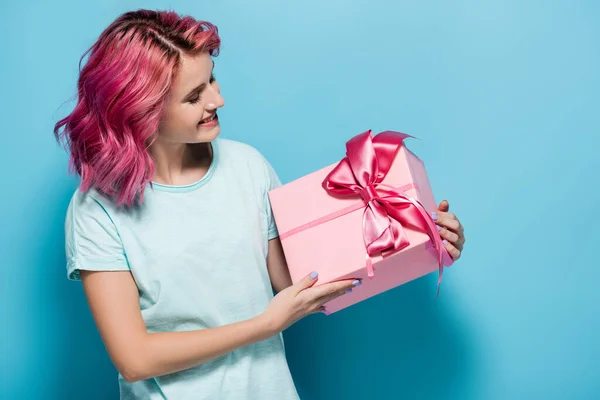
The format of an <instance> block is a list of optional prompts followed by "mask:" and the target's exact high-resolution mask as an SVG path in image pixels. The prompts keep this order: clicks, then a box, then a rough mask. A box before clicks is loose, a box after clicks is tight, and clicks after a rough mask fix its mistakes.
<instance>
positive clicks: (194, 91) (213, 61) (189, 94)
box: [183, 60, 215, 101]
mask: <svg viewBox="0 0 600 400" xmlns="http://www.w3.org/2000/svg"><path fill="white" fill-rule="evenodd" d="M211 61H212V63H213V66H212V70H211V71H210V74H211V75H212V73H213V71H214V70H215V60H211ZM205 87H206V83H201V84H200V85H198V86H196V87H195V88H193V89H192V90H190V92H189V93H188V94H187V96H185V97H184V98H183V101H186V100H187V99H189V98H190V97H191V96H192V95H193V94H194V93H197V92H201V91H203V90H204V88H205Z"/></svg>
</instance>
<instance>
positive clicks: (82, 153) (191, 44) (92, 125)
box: [54, 10, 220, 206]
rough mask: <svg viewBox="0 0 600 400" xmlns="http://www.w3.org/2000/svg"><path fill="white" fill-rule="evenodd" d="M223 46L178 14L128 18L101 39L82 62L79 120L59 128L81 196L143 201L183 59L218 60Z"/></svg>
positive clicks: (204, 27) (71, 118) (214, 34)
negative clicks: (93, 193)
mask: <svg viewBox="0 0 600 400" xmlns="http://www.w3.org/2000/svg"><path fill="white" fill-rule="evenodd" d="M219 46H220V38H219V35H218V30H217V27H216V26H214V25H213V24H211V23H209V22H205V21H197V20H195V19H194V18H192V17H189V16H183V17H182V16H180V15H178V14H176V13H175V12H173V11H150V10H138V11H131V12H127V13H125V14H123V15H121V16H119V17H118V18H117V19H116V20H115V21H114V22H113V23H112V24H111V25H110V26H109V27H108V28H106V30H104V32H102V34H101V35H100V37H99V38H98V40H97V41H96V43H94V44H93V45H92V47H91V48H90V49H88V50H87V51H86V52H85V53H84V54H83V56H82V57H81V59H80V61H79V69H80V74H79V80H78V84H77V88H78V101H77V104H76V106H75V108H74V109H73V112H72V113H71V114H69V115H68V116H67V117H66V118H64V119H62V120H60V121H58V122H57V123H56V125H55V127H54V135H55V137H56V139H57V141H59V142H60V141H61V139H63V140H64V142H65V144H66V146H68V147H69V150H70V158H69V172H70V173H74V172H75V171H76V172H77V174H78V175H79V176H81V183H80V188H81V190H82V191H84V192H85V191H87V190H88V189H89V188H90V187H91V186H93V187H95V188H96V189H97V190H98V191H100V192H101V193H103V194H105V195H107V196H109V197H110V198H112V199H116V204H117V206H119V205H122V204H126V205H133V204H134V203H135V201H136V199H137V200H138V201H139V203H141V202H142V201H143V199H144V189H145V186H146V185H147V184H148V183H150V185H152V182H151V180H152V177H153V176H154V173H155V166H154V161H153V160H152V158H151V157H150V154H149V153H148V151H147V149H148V147H149V146H150V145H151V144H152V143H153V142H154V140H155V138H156V132H157V131H158V124H159V121H160V119H161V116H162V113H163V106H164V105H165V103H166V101H167V100H168V96H169V93H170V89H171V84H172V82H173V77H174V76H175V74H176V72H177V67H178V65H179V64H180V60H181V57H182V55H183V54H186V55H191V56H193V55H196V54H198V53H200V52H203V51H208V52H209V53H210V55H211V56H217V55H218V54H219ZM90 52H91V53H90ZM88 53H90V56H89V59H88V61H87V63H86V65H85V66H84V68H83V69H81V61H82V60H83V58H84V57H85V56H86V54H88ZM63 127H64V129H63V131H62V132H60V128H63Z"/></svg>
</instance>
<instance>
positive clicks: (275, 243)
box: [267, 237, 292, 293]
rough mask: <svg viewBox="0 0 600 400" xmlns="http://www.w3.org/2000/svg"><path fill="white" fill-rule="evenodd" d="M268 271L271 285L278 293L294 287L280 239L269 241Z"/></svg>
mask: <svg viewBox="0 0 600 400" xmlns="http://www.w3.org/2000/svg"><path fill="white" fill-rule="evenodd" d="M267 269H268V270H269V277H270V278H271V285H272V286H273V289H274V290H275V292H276V293H279V292H281V291H282V290H283V289H285V288H287V287H288V286H291V285H292V278H291V277H290V271H289V270H288V266H287V263H286V261H285V255H284V253H283V248H282V247H281V241H280V240H279V237H275V238H274V239H271V240H269V251H268V254H267Z"/></svg>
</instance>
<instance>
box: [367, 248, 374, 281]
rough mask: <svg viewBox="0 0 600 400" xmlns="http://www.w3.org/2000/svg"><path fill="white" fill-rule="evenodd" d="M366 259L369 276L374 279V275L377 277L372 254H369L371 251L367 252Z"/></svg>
mask: <svg viewBox="0 0 600 400" xmlns="http://www.w3.org/2000/svg"><path fill="white" fill-rule="evenodd" d="M366 259H367V260H366V267H367V276H368V277H369V279H373V277H375V271H374V270H373V261H372V260H371V256H369V253H367V255H366Z"/></svg>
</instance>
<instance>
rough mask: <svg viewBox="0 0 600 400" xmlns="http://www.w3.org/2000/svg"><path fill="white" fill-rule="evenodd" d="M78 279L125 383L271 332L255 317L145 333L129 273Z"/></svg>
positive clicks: (93, 273) (198, 360)
mask: <svg viewBox="0 0 600 400" xmlns="http://www.w3.org/2000/svg"><path fill="white" fill-rule="evenodd" d="M81 278H82V281H83V287H84V290H85V294H86V297H87V300H88V303H89V306H90V309H91V312H92V315H93V317H94V320H95V322H96V325H97V326H98V330H99V332H100V336H101V337H102V340H103V341H104V344H105V346H106V349H107V351H108V353H109V356H110V358H111V360H112V362H113V363H114V365H115V367H116V368H117V370H118V371H119V372H120V373H121V375H122V376H123V377H124V378H125V379H126V380H127V381H128V382H135V381H138V380H143V379H148V378H151V377H154V376H160V375H165V374H168V373H173V372H177V371H181V370H184V369H188V368H192V367H194V366H197V365H199V364H202V363H205V362H208V361H210V360H213V359H215V358H218V357H220V356H222V355H224V354H227V353H229V352H231V351H233V350H235V349H237V348H240V347H243V346H246V345H249V344H252V343H255V342H259V341H262V340H266V339H268V338H269V337H271V336H273V335H275V334H276V333H277V332H271V331H269V329H268V327H267V324H266V323H265V322H264V321H263V320H262V319H261V318H260V317H256V318H253V319H250V320H246V321H241V322H237V323H233V324H229V325H225V326H221V327H217V328H209V329H203V330H196V331H187V332H164V333H163V332H160V333H148V332H147V330H146V326H145V324H144V321H143V319H142V314H141V312H140V304H139V297H138V291H137V286H136V285H135V282H134V279H133V276H132V275H131V272H129V271H117V272H115V271H111V272H105V271H101V272H97V271H83V270H82V271H81Z"/></svg>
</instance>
